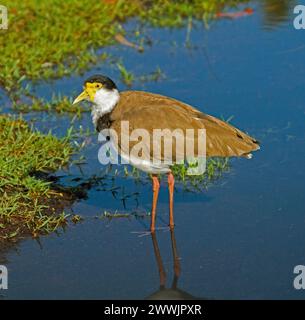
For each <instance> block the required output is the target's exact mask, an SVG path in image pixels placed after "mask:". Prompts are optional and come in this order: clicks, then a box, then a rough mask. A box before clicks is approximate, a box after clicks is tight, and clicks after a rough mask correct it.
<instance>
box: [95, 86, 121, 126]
mask: <svg viewBox="0 0 305 320" xmlns="http://www.w3.org/2000/svg"><path fill="white" fill-rule="evenodd" d="M119 99H120V94H119V91H118V90H117V89H113V90H106V89H103V88H102V89H100V90H98V91H97V92H96V94H95V97H94V101H93V108H92V112H91V115H92V121H93V123H94V125H95V126H97V121H98V119H99V118H100V117H102V116H103V115H105V114H106V113H109V112H111V111H112V110H113V108H114V107H115V106H116V104H117V103H118V102H119Z"/></svg>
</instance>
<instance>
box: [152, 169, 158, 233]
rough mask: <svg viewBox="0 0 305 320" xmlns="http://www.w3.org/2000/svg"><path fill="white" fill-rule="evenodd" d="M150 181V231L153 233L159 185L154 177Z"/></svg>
mask: <svg viewBox="0 0 305 320" xmlns="http://www.w3.org/2000/svg"><path fill="white" fill-rule="evenodd" d="M152 179H153V202H152V209H151V224H150V231H151V232H152V233H153V232H155V222H156V208H157V201H158V195H159V189H160V183H159V180H158V177H157V176H155V175H154V176H153V177H152Z"/></svg>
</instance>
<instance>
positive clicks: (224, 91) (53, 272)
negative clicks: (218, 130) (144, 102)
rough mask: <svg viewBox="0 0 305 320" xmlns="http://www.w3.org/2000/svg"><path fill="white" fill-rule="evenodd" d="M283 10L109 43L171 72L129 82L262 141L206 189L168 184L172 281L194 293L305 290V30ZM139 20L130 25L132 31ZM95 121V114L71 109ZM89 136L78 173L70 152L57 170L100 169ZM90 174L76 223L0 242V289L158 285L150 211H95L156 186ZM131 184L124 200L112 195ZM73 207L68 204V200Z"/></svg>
mask: <svg viewBox="0 0 305 320" xmlns="http://www.w3.org/2000/svg"><path fill="white" fill-rule="evenodd" d="M286 2H287V3H289V4H290V5H291V7H290V10H288V11H287V12H284V13H283V12H282V13H281V14H279V13H276V12H275V13H273V14H274V15H273V18H270V17H269V20H268V19H267V20H266V18H264V14H263V13H262V10H263V9H262V7H261V6H256V5H253V7H254V8H255V14H254V15H252V16H248V17H244V18H240V19H236V20H226V19H221V20H218V21H215V22H213V23H212V24H211V25H210V28H209V29H208V30H207V29H205V28H204V27H203V26H202V24H199V23H195V22H194V24H193V28H192V30H191V33H190V43H189V45H187V43H186V37H187V30H186V28H181V29H173V30H169V29H153V28H150V27H147V26H145V27H144V31H143V32H145V35H146V36H148V37H149V38H150V39H151V40H152V45H151V46H146V47H145V52H144V53H138V52H137V51H135V50H134V49H132V48H125V47H122V46H116V47H110V48H107V49H105V50H103V51H105V52H107V53H110V54H111V55H113V56H114V57H122V59H123V61H124V65H125V66H126V68H127V69H128V70H132V71H133V72H134V73H135V74H136V75H143V74H148V73H150V72H153V71H154V70H155V69H156V67H157V66H159V67H160V68H161V69H162V71H163V72H164V73H165V75H166V78H165V79H162V80H160V81H158V82H152V81H150V82H146V83H144V84H143V83H140V82H139V81H136V82H135V84H134V86H133V88H134V89H140V90H147V91H152V92H157V93H160V94H164V95H168V96H172V97H175V98H177V99H180V100H182V101H185V102H187V103H189V104H191V105H193V106H196V107H197V108H199V109H200V110H202V111H203V112H206V113H209V114H212V115H214V116H217V117H223V118H225V119H227V118H229V117H230V116H234V118H233V120H232V121H231V122H232V123H233V124H234V125H235V126H237V127H239V128H240V129H242V130H245V131H247V132H248V133H250V134H251V135H253V136H255V137H256V138H257V139H258V140H260V141H261V144H262V148H261V150H260V151H259V152H257V153H255V156H254V158H253V159H252V160H245V159H235V160H232V161H231V162H230V171H229V172H228V173H225V174H224V175H223V176H222V178H221V179H220V180H218V181H217V182H216V183H215V184H213V185H212V186H211V187H210V188H209V189H208V190H207V191H203V192H200V193H188V192H183V190H182V189H181V188H179V187H178V190H177V192H176V194H175V223H176V228H175V238H176V242H177V250H178V254H179V257H180V264H181V274H180V277H179V281H178V287H179V288H180V289H182V290H183V291H185V292H187V293H188V294H190V295H192V296H196V297H205V298H220V299H258V298H263V299H275V298H279V299H286V298H287V299H291V298H299V299H303V298H305V293H304V292H303V291H302V290H301V291H297V290H295V289H294V288H293V279H294V274H293V269H294V266H295V265H298V264H305V256H304V246H305V238H304V228H305V210H304V209H305V197H304V196H303V190H305V167H304V158H305V148H304V146H305V126H304V123H305V90H304V87H305V67H304V61H305V60H304V59H305V31H304V30H300V31H296V30H295V29H294V28H293V23H292V21H293V17H292V8H293V7H292V4H293V1H286ZM136 26H137V21H131V22H129V23H127V24H126V26H125V28H126V29H127V30H129V31H132V30H133V29H134V28H135V27H136ZM96 72H100V73H104V74H107V75H109V76H110V77H111V78H113V79H114V80H115V81H116V82H117V84H118V86H119V88H120V89H122V90H125V89H126V87H125V86H124V85H123V84H122V82H120V80H119V73H118V71H117V69H116V68H115V67H114V66H112V65H109V64H107V63H102V64H100V65H99V66H96V67H94V68H93V69H91V70H89V71H88V72H86V73H85V74H84V75H82V76H72V77H69V78H64V79H61V80H57V81H55V82H53V83H41V84H39V85H37V86H36V87H35V90H36V92H37V93H38V94H39V95H40V96H43V97H45V98H47V99H48V98H49V97H50V96H51V95H52V93H54V92H57V93H58V92H61V93H62V94H65V95H71V96H75V95H76V94H77V93H78V92H79V91H80V90H81V86H82V81H83V79H85V78H86V77H87V76H89V75H91V74H92V73H96ZM27 117H28V118H33V117H34V118H36V126H37V127H38V128H40V129H41V130H47V129H48V128H49V127H53V129H54V132H56V133H57V134H58V135H60V134H62V132H63V131H64V130H65V129H66V128H67V127H69V125H70V122H71V118H69V117H56V116H50V115H47V114H39V113H38V114H37V113H36V114H34V115H33V114H30V115H28V116H27ZM77 121H78V120H76V122H75V123H76V124H77V125H79V124H81V125H82V126H83V127H85V128H91V129H92V124H91V119H90V114H85V116H84V117H83V119H81V120H79V123H77ZM98 148H99V145H98V144H97V137H96V136H95V135H93V136H91V137H90V139H89V144H88V146H87V148H86V149H85V151H84V153H85V156H86V158H87V164H85V165H83V166H82V173H81V172H80V171H79V169H78V167H76V166H73V167H72V168H71V170H70V175H68V176H67V173H66V172H60V173H58V174H59V175H62V174H64V175H66V177H65V178H64V179H63V181H65V183H69V181H71V179H73V178H74V177H82V178H86V177H90V176H91V175H93V174H98V175H99V174H101V172H102V170H104V168H102V167H101V165H100V164H99V162H98V159H97V152H98ZM111 184H112V180H111V177H108V176H106V177H105V189H106V190H105V191H101V190H98V188H97V187H96V188H92V189H91V190H90V191H89V193H88V198H87V199H84V200H82V201H79V202H77V203H75V204H73V206H72V210H73V212H74V213H78V214H80V215H82V216H83V217H84V218H85V219H84V221H83V222H82V223H80V224H76V225H71V226H69V227H68V228H66V230H65V231H64V232H61V233H60V234H59V235H54V234H53V235H51V236H47V237H43V238H41V239H40V241H41V243H40V245H39V244H38V243H37V242H36V241H35V240H31V239H28V240H24V241H22V242H21V243H19V244H18V245H17V246H16V247H15V248H11V249H10V250H7V251H6V252H4V253H2V256H3V257H2V259H6V264H7V266H8V268H9V289H8V290H7V291H5V292H3V294H4V296H5V298H8V299H13V298H17V299H23V298H27V299H28V298H38V299H42V298H51V299H56V298H57V299H66V298H76V299H82V298H84V299H90V298H92V299H100V298H101V299H104V298H107V299H122V298H123V299H126V298H127V299H134V298H139V299H142V298H145V297H148V296H149V295H150V294H152V293H153V292H155V291H157V290H158V289H159V274H158V265H157V262H156V259H155V254H154V250H153V244H152V239H151V237H150V236H145V237H138V236H137V234H135V233H133V231H144V230H146V228H147V227H148V226H149V223H150V221H149V218H148V217H146V218H144V219H143V218H139V219H136V218H130V219H127V218H120V219H113V220H111V221H109V220H107V219H106V220H101V219H95V218H94V217H95V216H97V215H102V214H103V212H104V211H105V210H107V211H111V212H115V211H116V210H118V211H124V212H132V211H133V210H138V211H139V212H145V211H149V210H150V201H151V193H150V192H151V186H150V184H149V183H145V184H143V185H142V184H137V183H136V182H135V181H134V180H133V179H132V178H130V179H122V178H118V179H116V181H115V185H116V186H118V187H119V189H118V192H119V195H120V196H119V197H118V199H115V198H114V197H113V195H112V193H111V191H109V190H110V189H111ZM135 192H139V195H133V196H132V197H131V198H130V199H128V200H127V202H126V205H127V208H126V209H125V208H124V206H123V203H122V201H121V200H120V199H119V198H120V197H122V196H123V195H125V194H133V193H135ZM167 201H168V194H167V188H166V186H165V185H162V189H161V194H160V198H159V204H158V219H157V225H158V226H166V225H167V222H168V204H167ZM69 210H70V209H69ZM170 236H171V235H170V232H165V231H158V232H157V241H158V244H159V248H160V252H161V255H162V258H163V264H164V269H165V272H166V273H167V283H166V284H167V286H170V285H171V281H172V278H173V257H172V250H171V237H170Z"/></svg>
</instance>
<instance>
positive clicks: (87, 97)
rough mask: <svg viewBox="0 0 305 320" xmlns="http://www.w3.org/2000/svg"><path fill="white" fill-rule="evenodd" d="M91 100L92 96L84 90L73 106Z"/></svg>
mask: <svg viewBox="0 0 305 320" xmlns="http://www.w3.org/2000/svg"><path fill="white" fill-rule="evenodd" d="M88 99H90V96H89V94H88V92H87V90H84V91H83V92H82V93H81V94H80V95H79V96H78V97H77V98H76V99H75V100H74V101H73V104H76V103H78V102H80V101H82V100H88Z"/></svg>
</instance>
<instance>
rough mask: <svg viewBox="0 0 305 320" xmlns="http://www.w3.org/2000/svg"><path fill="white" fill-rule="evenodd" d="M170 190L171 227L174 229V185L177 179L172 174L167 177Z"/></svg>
mask: <svg viewBox="0 0 305 320" xmlns="http://www.w3.org/2000/svg"><path fill="white" fill-rule="evenodd" d="M167 182H168V190H169V227H170V228H171V229H173V228H174V185H175V178H174V176H173V174H172V173H171V172H170V173H169V174H168V177H167Z"/></svg>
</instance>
